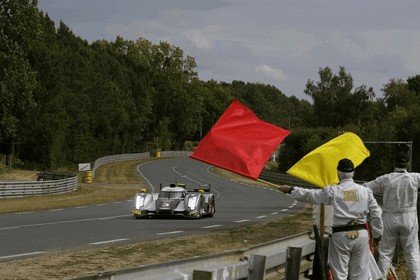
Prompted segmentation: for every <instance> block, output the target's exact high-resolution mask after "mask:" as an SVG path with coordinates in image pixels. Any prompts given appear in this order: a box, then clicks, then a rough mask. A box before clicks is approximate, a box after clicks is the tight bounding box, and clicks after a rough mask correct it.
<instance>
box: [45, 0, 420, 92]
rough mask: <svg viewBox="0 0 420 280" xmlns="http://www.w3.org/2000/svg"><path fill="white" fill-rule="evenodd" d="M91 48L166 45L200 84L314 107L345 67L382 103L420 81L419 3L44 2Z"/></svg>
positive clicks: (295, 0) (272, 0)
mask: <svg viewBox="0 0 420 280" xmlns="http://www.w3.org/2000/svg"><path fill="white" fill-rule="evenodd" d="M38 1H39V5H38V7H39V9H40V10H42V11H44V13H48V15H49V16H50V18H52V20H53V21H54V22H55V23H56V24H58V23H59V21H60V20H62V21H63V22H64V23H65V24H66V25H67V26H68V27H69V28H70V29H71V30H72V31H73V32H74V33H75V34H76V35H77V36H79V37H81V38H82V39H86V40H87V41H88V42H93V41H95V40H97V39H105V40H108V41H114V40H115V38H116V37H117V36H121V37H123V38H124V39H127V40H136V39H138V38H140V37H142V38H145V39H147V40H150V41H152V42H153V43H155V44H158V43H159V42H160V41H166V42H168V43H170V44H171V45H174V46H177V47H179V48H181V49H182V50H183V51H184V54H185V55H190V56H192V57H194V58H195V60H196V63H197V68H196V70H197V71H198V75H199V78H200V79H201V80H205V81H207V80H210V79H214V80H216V81H225V82H232V81H233V80H240V81H244V82H252V83H255V82H259V83H264V84H270V85H274V86H275V87H277V88H278V89H280V90H281V91H282V92H283V93H284V94H286V95H287V96H292V95H294V96H296V97H297V98H299V99H307V100H310V99H309V98H308V96H306V95H305V93H304V92H303V91H304V89H305V84H306V82H307V81H308V79H311V80H313V81H315V82H317V81H319V76H318V70H319V69H320V68H324V67H326V66H329V67H330V68H331V69H332V70H333V71H334V73H337V72H338V69H339V66H344V67H345V68H346V70H347V72H348V73H350V74H351V75H352V77H353V79H354V87H357V86H360V85H362V84H364V85H366V86H368V87H373V88H374V91H375V93H376V96H377V97H381V96H382V92H381V89H382V87H383V85H384V84H386V83H387V82H388V81H389V80H390V79H391V78H401V79H404V80H405V79H407V78H408V77H410V76H414V75H420V16H419V11H420V1H418V0H398V1H396V0H367V1H366V0H364V1H361V0H352V1H340V0H310V1H299V0H38Z"/></svg>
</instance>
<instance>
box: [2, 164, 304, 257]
mask: <svg viewBox="0 0 420 280" xmlns="http://www.w3.org/2000/svg"><path fill="white" fill-rule="evenodd" d="M137 170H138V172H139V176H143V177H144V179H145V180H146V182H147V184H148V187H149V189H150V191H155V192H157V191H158V190H159V186H160V184H161V183H162V184H163V185H167V184H170V183H174V182H179V183H185V184H186V185H187V188H188V187H191V188H192V187H194V186H200V185H204V184H210V185H211V191H212V192H213V193H214V194H215V196H216V214H215V215H214V217H213V218H203V219H201V220H188V219H179V218H177V219H167V218H165V219H162V218H154V219H135V218H134V217H133V215H132V214H131V209H132V205H133V203H134V202H133V199H131V200H128V201H121V202H118V203H107V204H100V205H92V206H84V207H72V208H63V209H53V210H48V211H36V212H24V213H14V214H3V215H0V261H6V260H11V259H16V258H24V257H29V256H35V255H38V254H42V253H45V252H48V251H57V250H69V249H76V250H77V249H82V248H89V247H94V246H106V245H116V244H122V243H129V242H136V241H145V240H155V239H160V238H165V237H168V236H179V235H190V234H195V233H200V232H209V231H212V230H222V229H228V228H233V227H238V226H242V225H249V224H252V223H258V222H260V221H263V220H269V219H274V218H277V217H280V216H284V215H289V214H290V213H293V212H295V211H298V210H300V209H301V208H302V207H303V204H302V203H297V202H295V201H294V200H293V199H292V198H291V197H290V196H288V195H286V194H283V193H281V192H278V191H275V190H271V189H267V188H262V187H256V186H250V185H246V184H241V183H236V182H233V181H229V180H227V179H224V178H222V177H219V176H217V175H214V174H213V173H212V172H211V166H210V165H208V164H205V163H202V162H200V161H197V160H194V159H190V158H171V159H164V160H156V161H153V162H149V163H145V164H142V165H139V166H138V167H137ZM133 198H134V197H133Z"/></svg>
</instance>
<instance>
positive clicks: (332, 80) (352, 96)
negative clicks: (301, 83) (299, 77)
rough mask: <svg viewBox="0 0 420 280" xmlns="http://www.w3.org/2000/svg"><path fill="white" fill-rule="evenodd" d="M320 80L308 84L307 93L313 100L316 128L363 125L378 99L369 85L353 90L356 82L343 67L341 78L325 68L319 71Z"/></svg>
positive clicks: (339, 72) (340, 70) (340, 72)
mask: <svg viewBox="0 0 420 280" xmlns="http://www.w3.org/2000/svg"><path fill="white" fill-rule="evenodd" d="M318 74H319V78H320V80H319V81H318V82H317V83H315V82H314V81H312V80H308V82H307V83H306V88H305V93H306V94H307V95H309V96H310V97H311V98H312V100H313V110H314V111H313V114H314V118H313V122H314V123H313V125H315V126H332V127H339V126H342V125H345V124H348V123H357V124H361V121H362V120H363V115H364V112H365V110H366V109H367V108H368V106H369V101H370V100H371V99H373V97H374V96H375V94H374V92H373V89H372V88H367V87H366V86H365V85H362V86H359V87H357V88H355V89H353V78H352V76H351V75H350V74H349V73H347V72H346V69H345V68H344V67H340V69H339V71H338V74H337V75H335V74H333V72H332V70H331V68H329V67H325V68H321V69H320V70H319V71H318Z"/></svg>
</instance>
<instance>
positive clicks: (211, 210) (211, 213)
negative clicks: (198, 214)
mask: <svg viewBox="0 0 420 280" xmlns="http://www.w3.org/2000/svg"><path fill="white" fill-rule="evenodd" d="M208 207H209V211H208V212H207V213H209V214H208V216H209V217H213V216H214V213H216V205H215V203H214V200H213V201H212V202H211V203H210V204H209V206H208Z"/></svg>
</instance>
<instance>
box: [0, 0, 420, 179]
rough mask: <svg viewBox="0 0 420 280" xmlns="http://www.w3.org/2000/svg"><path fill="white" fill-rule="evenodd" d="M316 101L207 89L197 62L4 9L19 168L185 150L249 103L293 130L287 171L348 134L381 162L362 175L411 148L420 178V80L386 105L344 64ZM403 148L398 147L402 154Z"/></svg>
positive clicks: (4, 143)
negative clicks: (90, 37) (88, 36)
mask: <svg viewBox="0 0 420 280" xmlns="http://www.w3.org/2000/svg"><path fill="white" fill-rule="evenodd" d="M318 74H319V80H317V81H313V80H309V79H308V81H307V83H306V87H305V94H306V95H307V96H308V100H310V101H308V100H304V99H302V100H300V99H298V98H296V97H295V96H287V95H286V94H284V93H283V92H282V91H281V90H280V89H278V88H276V87H274V86H272V85H267V84H260V83H247V82H243V81H233V82H231V83H226V82H218V81H215V80H210V81H202V80H200V79H199V77H198V74H197V65H196V61H195V59H194V57H191V56H188V55H186V54H185V53H184V51H183V50H182V49H180V48H179V47H177V46H174V45H171V44H169V43H167V42H160V43H159V44H153V43H152V42H151V41H149V40H147V39H146V38H138V39H137V40H135V41H133V40H125V39H124V38H121V37H117V38H116V39H115V41H112V42H111V41H106V40H97V41H94V42H92V43H88V42H87V41H86V40H84V39H82V38H80V37H78V36H77V35H76V34H74V33H73V32H72V31H71V30H70V29H69V28H68V27H67V26H66V24H65V23H64V22H60V23H58V24H57V25H56V24H55V23H54V22H53V21H52V20H51V19H50V17H49V16H48V14H44V13H43V12H42V11H40V10H39V9H38V3H37V1H35V0H32V1H31V0H0V154H3V155H12V158H13V159H14V161H15V164H20V165H22V166H27V167H37V168H44V169H45V168H48V169H56V168H58V167H60V166H65V165H69V164H77V163H81V162H92V161H94V160H95V159H97V158H98V157H101V156H106V155H112V154H121V153H138V152H144V151H151V152H153V151H155V150H156V149H157V148H160V149H162V150H184V149H191V148H193V147H194V144H196V143H198V142H199V141H200V139H201V138H202V137H203V136H204V135H205V134H206V133H207V132H208V131H209V129H210V128H211V127H212V126H213V125H214V123H215V122H216V120H217V119H218V118H219V117H220V116H221V114H223V112H224V111H225V110H226V108H227V107H228V106H229V104H230V103H231V102H232V101H233V100H234V99H238V100H240V101H241V102H242V103H243V104H245V105H246V106H248V107H249V108H250V109H252V110H253V112H254V113H255V114H256V115H257V116H258V117H259V118H261V119H263V120H264V121H266V122H269V123H272V124H275V125H278V126H281V127H283V128H286V129H289V130H291V131H292V133H291V134H290V135H289V136H288V137H287V138H286V139H285V140H284V142H283V144H284V145H282V148H281V151H280V157H279V163H280V171H285V170H287V169H288V168H289V167H290V166H291V165H293V164H294V163H295V162H296V161H298V160H299V159H300V158H301V157H302V156H303V155H305V154H306V153H308V152H309V151H311V150H312V149H314V148H316V147H317V146H319V145H321V144H323V143H325V142H327V141H329V140H331V139H332V138H334V137H335V136H337V135H338V134H339V133H340V132H342V131H352V132H354V133H356V134H357V135H359V136H360V137H361V138H362V139H363V141H365V142H366V143H369V142H387V143H390V144H387V143H386V144H385V143H382V144H378V143H376V144H373V143H372V144H366V145H367V147H368V149H369V150H370V151H371V157H370V158H369V159H368V160H366V161H365V163H363V165H365V166H366V168H365V169H364V170H362V171H361V172H359V174H360V176H365V177H364V178H366V177H373V176H375V175H378V174H379V173H381V172H383V171H385V170H386V171H389V170H387V169H389V168H390V166H389V164H390V159H391V157H392V155H393V154H394V153H395V150H396V149H401V148H406V145H404V144H401V143H400V142H411V141H412V148H413V149H412V153H413V159H414V161H413V165H412V169H413V170H420V163H419V162H417V159H419V158H420V144H419V143H418V141H416V140H417V139H419V137H420V116H419V114H418V112H420V75H416V76H411V77H401V78H390V80H389V82H388V83H387V84H385V85H384V86H383V89H382V91H383V92H382V94H381V95H382V97H381V98H377V97H376V95H375V92H374V91H373V89H372V88H371V87H368V86H367V85H354V83H353V78H352V76H351V74H350V73H348V72H347V71H346V69H345V67H344V66H342V67H340V68H339V70H338V71H337V72H336V73H334V71H332V69H331V68H330V67H328V66H326V67H320V68H319V72H318ZM397 143H399V144H398V145H396V144H397Z"/></svg>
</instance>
